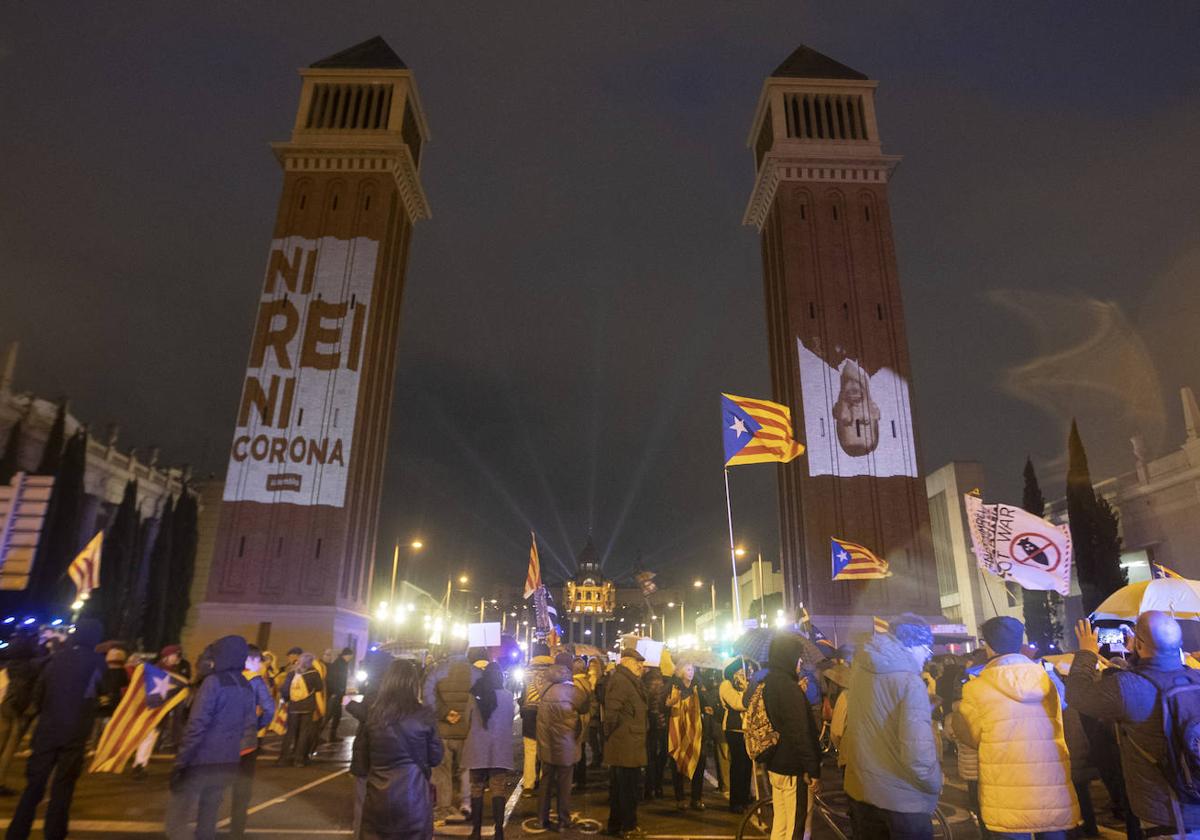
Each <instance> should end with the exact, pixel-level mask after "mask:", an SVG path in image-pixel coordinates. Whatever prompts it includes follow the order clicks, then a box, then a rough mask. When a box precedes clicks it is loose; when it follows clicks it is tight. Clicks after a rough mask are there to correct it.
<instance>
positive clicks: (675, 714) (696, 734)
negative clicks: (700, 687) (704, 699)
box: [667, 684, 702, 779]
mask: <svg viewBox="0 0 1200 840" xmlns="http://www.w3.org/2000/svg"><path fill="white" fill-rule="evenodd" d="M671 690H672V691H678V690H679V689H678V688H673V689H671ZM700 720H701V718H700V696H699V694H698V693H697V692H696V688H695V685H694V684H693V687H692V689H691V692H690V693H689V694H688V698H687V699H686V700H681V701H680V702H679V705H677V706H675V707H674V708H672V709H671V724H670V726H669V727H668V729H667V752H668V753H669V754H670V755H671V757H672V758H673V759H675V766H676V767H678V768H679V772H680V773H682V774H683V777H684V778H685V779H690V778H692V776H694V775H695V774H696V765H698V764H699V763H700V739H701V734H702V733H701V731H700Z"/></svg>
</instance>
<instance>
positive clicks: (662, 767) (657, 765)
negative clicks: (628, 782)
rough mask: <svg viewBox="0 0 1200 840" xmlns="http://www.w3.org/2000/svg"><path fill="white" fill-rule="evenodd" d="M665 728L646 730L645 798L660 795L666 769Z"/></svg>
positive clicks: (667, 757)
mask: <svg viewBox="0 0 1200 840" xmlns="http://www.w3.org/2000/svg"><path fill="white" fill-rule="evenodd" d="M669 758H670V755H669V754H668V753H667V730H666V729H657V728H656V729H649V730H647V731H646V798H647V799H649V798H650V797H652V796H662V792H663V773H665V772H666V770H667V760H668V759H669Z"/></svg>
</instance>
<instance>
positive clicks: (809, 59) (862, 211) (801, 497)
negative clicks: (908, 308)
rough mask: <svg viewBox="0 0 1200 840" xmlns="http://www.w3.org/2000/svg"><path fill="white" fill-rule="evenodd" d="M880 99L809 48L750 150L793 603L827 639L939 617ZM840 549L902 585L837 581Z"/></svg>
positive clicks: (769, 90)
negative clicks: (883, 619) (902, 619)
mask: <svg viewBox="0 0 1200 840" xmlns="http://www.w3.org/2000/svg"><path fill="white" fill-rule="evenodd" d="M875 87H876V83H875V82H873V81H870V80H869V79H867V77H866V76H864V75H863V74H862V73H859V72H857V71H856V70H852V69H851V68H849V67H846V66H845V65H843V64H840V63H838V62H836V61H834V60H833V59H831V58H829V57H827V56H824V55H821V54H820V53H818V52H816V51H815V50H812V49H809V48H808V47H804V46H801V47H800V48H799V49H797V50H796V51H795V52H793V53H792V54H791V55H790V56H789V57H788V59H787V60H786V61H784V63H783V64H781V65H780V66H779V67H778V68H777V69H776V70H775V72H774V73H772V74H771V76H770V77H769V78H768V79H767V80H766V82H765V83H764V84H763V89H762V95H761V96H760V97H759V101H758V108H757V110H756V112H755V115H754V124H753V127H752V130H751V133H750V138H749V141H748V145H749V146H750V147H751V148H752V149H753V151H754V164H755V179H754V191H753V193H752V194H751V196H750V202H749V205H748V207H747V209H746V215H745V223H746V224H753V225H755V226H756V227H758V228H759V230H760V231H761V236H762V256H763V274H764V278H765V291H766V302H767V331H768V338H769V341H770V356H771V377H772V387H773V390H774V394H775V399H776V400H777V401H779V402H781V403H784V404H785V405H788V406H790V407H791V409H792V415H793V417H794V418H796V422H795V426H796V434H797V437H798V438H799V440H800V441H801V442H803V443H804V444H805V446H806V447H807V451H806V452H805V453H804V455H803V456H801V457H800V458H798V459H796V460H795V461H792V462H791V463H790V464H786V465H782V466H780V467H779V501H780V531H781V538H782V555H783V571H784V583H785V587H786V593H787V603H788V605H789V607H794V606H795V604H796V602H797V601H803V602H804V603H805V605H806V606H807V607H808V608H809V611H810V612H811V613H812V614H813V615H814V616H815V617H817V618H818V620H821V619H823V620H825V621H826V622H827V623H828V624H832V625H833V627H832V628H830V627H823V629H825V631H826V632H827V633H828V632H830V630H831V629H836V630H837V631H838V632H839V633H842V634H844V633H845V632H847V631H848V630H850V629H851V628H854V627H859V626H864V625H863V624H862V621H863V619H862V617H865V622H866V623H867V624H869V621H870V616H871V615H872V614H875V615H894V614H896V613H898V612H902V611H905V610H911V611H913V612H917V613H921V614H923V615H927V616H934V615H937V614H939V613H940V606H939V599H938V588H937V575H936V568H935V565H934V556H933V550H932V545H931V541H930V533H929V509H928V505H927V503H926V497H925V485H924V481H923V480H922V478H921V474H920V471H919V468H918V462H917V448H916V432H915V429H914V426H913V413H912V406H911V400H910V394H911V387H910V381H911V369H910V365H909V356H908V343H907V340H906V337H905V329H904V314H903V309H902V307H901V301H900V283H899V278H898V276H897V272H896V255H895V248H894V245H893V242H892V228H891V217H890V212H889V209H888V194H887V189H888V181H889V180H890V179H891V175H892V173H893V171H894V170H895V168H896V164H897V163H898V162H899V160H900V159H899V158H898V157H896V156H893V155H885V154H883V152H882V149H881V146H880V142H879V129H878V127H877V125H876V122H875V102H874V96H875ZM831 537H838V538H842V539H846V540H851V541H853V542H856V543H860V544H862V545H864V546H867V547H868V548H870V549H871V550H872V551H874V552H875V553H876V554H878V555H880V556H886V557H887V559H888V561H889V562H890V564H891V570H892V572H893V577H891V578H889V579H886V580H867V581H833V580H831V576H832V569H831V559H830V555H831V551H830V538H831ZM856 618H857V620H856Z"/></svg>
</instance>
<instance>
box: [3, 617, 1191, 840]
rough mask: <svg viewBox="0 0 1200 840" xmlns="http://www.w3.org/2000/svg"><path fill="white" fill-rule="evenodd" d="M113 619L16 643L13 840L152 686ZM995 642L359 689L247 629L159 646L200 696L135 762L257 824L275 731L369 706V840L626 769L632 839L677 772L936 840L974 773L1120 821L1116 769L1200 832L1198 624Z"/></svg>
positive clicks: (1061, 815) (374, 659)
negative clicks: (1186, 647) (162, 760)
mask: <svg viewBox="0 0 1200 840" xmlns="http://www.w3.org/2000/svg"><path fill="white" fill-rule="evenodd" d="M100 633H101V630H100V627H99V625H97V624H96V623H95V622H92V621H88V620H82V621H80V622H79V624H78V625H77V626H76V627H75V630H74V632H73V633H72V634H70V635H69V636H66V638H65V642H64V643H63V644H62V645H61V646H59V647H58V649H56V650H54V651H53V652H50V653H48V652H47V651H46V650H45V649H44V648H42V647H40V646H39V645H38V643H37V640H36V638H35V637H33V636H29V635H23V634H18V635H16V636H14V637H13V639H12V640H11V641H10V644H9V646H8V647H7V648H6V649H5V650H4V651H3V652H2V653H3V656H2V657H0V659H2V660H3V664H4V667H3V669H0V689H2V691H3V694H2V697H3V699H2V701H0V785H2V784H4V783H5V782H6V781H7V780H8V774H9V771H10V764H11V762H12V759H13V756H14V755H15V753H16V750H17V747H18V745H19V744H20V743H21V740H22V738H23V737H24V736H25V734H26V733H27V732H30V733H31V736H32V737H31V740H30V750H31V754H30V757H29V759H28V761H27V762H26V768H25V777H26V784H25V788H24V790H23V792H22V793H21V795H20V799H19V801H18V802H17V805H16V808H15V811H14V813H13V816H12V820H11V822H10V825H9V829H8V833H7V837H8V838H10V839H14V840H23V838H26V837H28V836H29V834H30V830H31V827H32V824H33V819H34V814H35V811H36V809H37V807H38V805H39V803H40V802H41V800H42V799H43V798H44V797H45V795H46V793H47V790H49V795H50V802H49V805H48V808H47V811H46V818H45V836H46V837H47V838H62V837H65V836H66V834H67V827H68V815H69V810H70V802H71V798H72V794H73V790H74V786H75V783H76V780H77V779H78V777H79V775H80V773H81V771H82V770H83V767H84V762H85V756H86V755H87V753H88V749H89V746H90V745H92V744H94V743H95V740H96V738H97V736H98V734H99V733H100V732H101V731H102V729H103V725H104V720H105V719H106V718H109V717H111V716H112V715H114V714H115V713H116V711H117V709H118V708H119V707H120V704H121V699H122V693H123V692H127V691H128V690H129V685H130V673H131V670H130V669H131V666H132V665H133V663H132V662H131V657H130V656H129V655H128V653H127V652H126V650H125V649H124V648H123V647H121V646H120V645H118V644H116V643H112V642H108V643H102V642H101V636H100ZM981 635H982V641H983V647H982V648H981V649H980V650H979V651H977V652H976V653H975V654H973V655H972V656H969V657H956V656H949V655H940V656H938V657H934V656H933V652H934V638H933V633H932V630H931V628H930V626H929V624H928V623H927V622H926V621H925V620H924V619H923V618H921V617H919V616H913V615H904V616H900V617H898V618H897V619H895V620H893V621H892V622H891V624H890V628H889V630H888V632H879V633H875V634H874V635H872V636H871V637H869V638H868V639H866V640H865V641H863V643H862V644H860V645H858V646H857V647H856V648H854V649H849V648H842V649H838V650H837V651H829V656H827V657H825V658H824V659H823V661H821V662H812V661H806V660H805V659H804V651H805V650H806V646H805V644H804V640H802V639H801V637H800V636H799V635H796V634H793V633H787V632H780V633H777V634H776V635H775V636H774V638H773V639H772V640H771V644H770V648H769V651H768V653H767V656H766V661H765V662H763V663H761V667H760V663H757V662H753V661H751V660H748V659H744V658H742V657H737V658H735V659H733V660H732V661H730V662H729V663H728V664H727V665H726V667H725V668H724V669H723V670H716V669H712V668H699V667H697V664H696V663H693V662H687V661H676V662H673V661H671V660H670V656H669V652H668V653H665V654H664V656H663V659H662V661H661V662H659V663H656V664H654V665H651V664H650V663H647V662H646V661H645V658H644V657H643V655H642V654H641V653H639V652H638V650H637V649H636V648H633V647H626V648H624V649H623V650H621V651H620V653H619V656H617V657H615V658H616V659H617V660H618V661H616V662H607V661H602V660H601V659H598V658H585V657H580V656H576V655H574V653H572V652H571V651H570V650H569V649H565V650H557V651H552V650H551V649H550V648H549V647H547V646H546V645H544V644H538V643H535V644H534V649H533V650H532V651H531V652H530V653H531V658H530V661H529V662H528V663H527V664H526V666H525V669H524V674H523V678H519V677H518V675H517V673H516V670H515V669H510V670H509V672H508V673H507V674H506V673H505V671H504V670H503V669H502V667H501V665H500V664H499V663H498V662H495V661H490V659H489V656H488V652H487V651H486V650H483V649H478V650H477V649H472V650H469V651H467V653H466V654H465V655H463V654H458V655H450V656H446V657H444V658H442V659H440V660H438V661H417V660H414V659H408V658H393V657H392V656H391V655H389V654H387V653H385V652H382V651H378V650H373V651H372V652H370V653H369V654H368V655H367V656H366V658H365V659H364V660H363V661H362V663H361V665H360V666H359V670H361V672H362V673H360V674H359V680H358V681H357V682H358V683H359V685H358V688H359V691H356V692H355V693H354V694H353V696H350V695H348V693H347V688H348V685H349V676H350V674H351V673H352V669H353V668H354V651H353V650H351V649H348V648H347V649H345V650H343V651H341V652H340V653H338V652H335V651H327V652H326V653H325V655H323V656H320V657H318V656H315V655H313V654H312V653H308V652H305V651H303V650H301V649H299V648H293V649H292V650H289V651H288V653H287V654H286V658H285V660H284V661H283V662H277V661H276V658H275V657H274V656H273V655H272V654H271V653H270V652H269V651H261V650H259V649H258V648H257V647H255V646H253V645H250V644H248V643H247V642H246V640H245V639H243V638H242V637H240V636H226V637H224V638H222V639H218V640H217V641H215V642H213V643H212V644H211V645H209V646H208V647H207V648H206V649H205V650H204V651H203V652H202V653H201V654H200V656H199V657H198V658H197V661H196V666H195V669H194V673H193V669H192V667H191V665H190V663H189V662H188V661H187V659H186V658H185V657H184V655H183V651H182V650H180V649H179V648H178V647H177V646H171V647H169V648H165V649H164V650H162V651H160V652H159V654H158V655H157V656H156V657H152V658H147V659H146V661H151V660H152V661H153V662H154V664H155V667H156V668H160V669H162V670H165V671H167V672H169V673H170V674H171V675H172V677H173V678H174V679H176V681H177V683H178V684H179V685H186V686H189V687H190V688H189V692H190V693H189V696H188V698H187V702H186V703H182V704H179V705H178V706H177V707H175V708H173V709H172V711H171V713H170V714H168V715H167V716H166V717H165V718H163V719H162V721H161V723H160V725H159V726H158V729H157V730H156V731H155V732H153V733H151V734H150V735H147V736H146V738H145V739H144V740H143V741H141V742H140V743H139V744H138V745H137V749H136V752H135V753H134V755H133V756H132V769H131V771H130V772H131V774H132V775H133V777H134V778H138V779H144V778H146V776H147V773H148V771H147V766H148V764H149V761H150V757H151V754H152V753H154V752H155V751H156V750H167V751H173V752H174V759H173V762H172V765H171V771H170V776H169V788H170V798H169V802H168V807H167V813H166V819H165V828H166V833H167V836H168V837H172V838H182V837H198V838H210V837H213V836H215V831H216V823H217V819H218V812H219V810H220V807H221V804H222V802H223V800H224V798H225V796H226V795H227V794H229V795H230V802H231V810H230V832H231V835H232V836H235V837H239V836H243V835H244V833H245V826H246V814H247V810H248V806H249V803H250V799H251V791H252V785H253V782H254V768H255V764H256V762H257V760H258V758H259V754H260V750H261V744H262V739H263V738H264V737H265V735H266V734H267V733H268V732H270V731H274V732H276V733H278V734H281V735H282V741H281V744H280V752H279V758H278V762H279V763H280V764H283V765H293V764H301V765H302V764H307V763H308V762H310V761H311V760H312V758H313V755H314V752H315V750H316V749H317V746H318V744H319V743H320V742H321V741H322V740H336V739H338V738H339V726H340V724H341V717H342V712H343V708H344V711H345V713H346V715H348V716H350V717H352V718H353V719H354V720H355V721H356V723H357V726H356V728H355V736H354V741H353V744H352V747H351V761H350V774H351V776H352V777H353V779H354V791H355V796H354V805H353V820H354V829H353V831H354V836H355V837H360V838H365V840H384V838H387V840H397V838H429V837H432V836H433V834H434V832H435V830H436V828H437V827H438V826H439V825H443V824H445V823H448V822H460V823H469V824H470V831H471V834H470V836H471V837H472V838H474V839H475V840H478V838H480V837H481V836H482V834H483V826H484V822H485V821H490V822H491V824H492V831H493V836H494V837H496V838H498V840H503V837H504V829H505V822H506V813H505V811H506V807H507V804H508V802H509V799H510V794H511V793H512V792H513V791H514V789H515V787H516V786H517V785H518V784H519V785H520V787H521V788H522V795H523V796H524V797H527V798H529V799H531V800H534V799H535V798H536V801H532V802H531V803H530V804H531V807H532V808H533V811H534V816H533V818H534V819H535V820H536V821H537V823H539V824H540V826H541V827H542V828H543V829H547V830H551V831H556V832H566V831H569V830H571V829H572V828H573V827H574V825H575V823H574V819H573V816H572V813H573V811H572V796H573V794H574V792H575V791H577V790H579V789H581V788H585V787H586V786H587V784H588V772H587V771H588V769H589V768H597V767H600V766H605V767H607V768H608V774H607V778H608V813H607V825H606V829H607V833H608V834H610V835H615V836H620V837H622V838H628V839H629V840H640V838H642V837H644V836H645V831H644V830H643V828H642V827H641V826H640V825H639V819H638V811H639V806H640V805H641V803H644V802H647V801H653V800H656V799H661V798H663V797H664V795H665V794H664V779H665V775H666V772H667V768H668V767H669V768H670V772H671V778H672V788H671V790H672V793H673V798H674V801H675V805H676V807H677V808H678V809H680V810H683V811H687V810H696V811H700V810H704V809H705V808H706V803H705V801H704V791H705V785H706V771H708V770H710V769H711V772H712V775H713V776H714V777H715V781H716V786H717V788H718V790H719V791H722V792H724V793H725V794H726V796H727V799H728V805H727V807H728V809H729V810H730V811H732V812H734V813H739V814H740V813H744V812H745V811H746V810H747V808H749V807H750V806H751V805H752V804H753V803H754V801H755V800H756V799H762V798H767V797H769V799H770V803H771V808H770V810H769V811H767V812H763V813H767V814H769V820H770V831H771V836H772V838H774V839H775V840H782V839H783V838H789V839H790V838H792V837H799V836H802V834H803V833H804V826H805V824H806V822H807V820H808V818H809V816H810V814H809V810H810V809H811V808H812V807H813V802H814V797H815V796H817V795H819V793H820V791H821V785H822V777H825V779H826V781H829V782H835V781H836V780H837V778H838V771H839V770H840V771H841V784H842V788H843V790H844V792H845V794H846V797H847V798H848V801H849V821H850V828H851V830H852V833H853V836H854V837H855V838H864V839H866V838H870V839H871V840H874V838H896V840H908V839H909V838H914V840H916V839H918V838H922V839H923V838H931V837H932V815H933V812H934V810H935V809H936V808H937V805H938V801H939V798H940V797H941V794H942V789H943V784H944V782H945V780H946V778H947V777H950V778H957V779H958V780H961V781H963V782H965V783H966V786H967V791H968V800H969V802H970V807H971V809H972V811H973V812H974V814H975V817H976V819H977V821H978V825H979V829H980V833H981V836H982V837H984V838H990V837H1003V838H1010V837H1011V838H1038V840H1066V838H1068V837H1071V836H1088V837H1093V836H1099V833H1098V826H1097V823H1096V814H1095V808H1094V807H1093V803H1092V798H1091V790H1090V785H1091V783H1092V782H1093V781H1095V780H1099V781H1101V782H1102V783H1103V785H1104V787H1105V788H1106V790H1107V792H1108V800H1109V803H1110V806H1111V808H1112V809H1113V813H1114V816H1115V817H1117V818H1118V819H1120V820H1121V821H1122V822H1124V824H1125V826H1126V830H1127V833H1128V836H1129V837H1131V838H1140V837H1155V836H1176V837H1183V836H1195V835H1200V783H1198V782H1197V781H1195V780H1196V779H1200V775H1197V771H1200V691H1197V690H1195V689H1200V672H1198V671H1196V670H1193V669H1192V668H1190V667H1188V666H1187V665H1186V664H1185V661H1186V654H1185V653H1184V652H1183V648H1182V635H1181V630H1180V626H1179V624H1178V623H1177V622H1176V621H1175V619H1173V618H1172V617H1170V616H1169V615H1166V614H1164V613H1159V612H1147V613H1144V614H1143V615H1142V616H1141V617H1140V618H1139V620H1138V622H1137V625H1136V628H1135V630H1134V633H1133V636H1132V655H1131V656H1129V657H1125V656H1123V655H1119V654H1111V655H1107V656H1106V655H1103V654H1102V650H1101V646H1100V645H1099V643H1098V640H1097V635H1096V632H1095V630H1093V629H1092V627H1091V625H1089V624H1088V623H1087V622H1080V624H1079V626H1078V627H1077V628H1076V636H1077V642H1078V648H1079V649H1078V652H1076V653H1075V654H1074V655H1061V656H1057V657H1047V658H1042V659H1039V658H1038V657H1037V656H1036V655H1035V653H1034V651H1032V650H1031V649H1030V648H1029V647H1028V646H1026V645H1025V640H1024V627H1023V626H1022V625H1021V623H1020V622H1019V621H1017V620H1016V619H1014V618H1008V617H997V618H993V619H990V620H989V621H987V622H986V623H985V624H984V625H983V626H982V628H981ZM807 649H809V650H811V645H808V647H807ZM516 717H519V734H517V732H516V728H515V727H514V724H515V722H516V721H515V718H516ZM823 727H824V728H825V733H826V734H827V735H828V736H829V737H828V738H823V737H822V728H823ZM589 753H590V755H589ZM518 774H519V775H518ZM760 774H761V775H760ZM0 794H5V795H9V796H11V795H14V794H15V791H14V790H13V789H11V788H8V787H3V788H0Z"/></svg>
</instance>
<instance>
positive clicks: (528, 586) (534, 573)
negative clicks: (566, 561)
mask: <svg viewBox="0 0 1200 840" xmlns="http://www.w3.org/2000/svg"><path fill="white" fill-rule="evenodd" d="M529 536H530V537H531V538H532V542H531V543H530V546H529V571H527V572H526V573H525V597H526V598H528V597H529V596H530V595H532V594H533V593H534V592H537V591H538V589H540V588H541V586H542V561H541V560H539V559H538V552H537V534H534V533H532V532H530V534H529Z"/></svg>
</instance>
